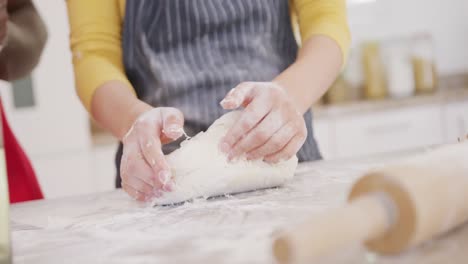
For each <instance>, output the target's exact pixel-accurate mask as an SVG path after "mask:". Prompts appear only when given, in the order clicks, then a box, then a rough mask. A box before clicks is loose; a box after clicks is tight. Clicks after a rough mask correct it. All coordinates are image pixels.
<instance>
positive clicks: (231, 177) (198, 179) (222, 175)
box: [153, 111, 298, 205]
mask: <svg viewBox="0 0 468 264" xmlns="http://www.w3.org/2000/svg"><path fill="white" fill-rule="evenodd" d="M239 116H240V112H239V111H233V112H229V113H227V114H225V115H223V116H222V117H220V118H219V119H218V120H216V121H215V122H214V123H213V124H212V125H211V126H210V127H209V128H208V130H207V131H206V132H200V133H198V134H197V135H196V136H194V137H193V138H191V139H189V140H185V141H184V142H182V143H181V147H180V148H179V149H177V150H175V151H174V152H172V153H171V154H169V155H167V156H166V158H167V161H168V162H169V164H170V166H171V170H172V177H173V180H174V186H173V190H172V191H171V192H165V193H164V194H163V195H162V196H161V197H158V198H155V200H154V201H153V205H165V204H174V203H180V202H183V201H187V200H191V199H193V198H199V197H205V198H208V197H212V196H218V195H224V194H233V193H240V192H246V191H252V190H256V189H263V188H270V187H276V186H280V185H282V184H284V183H285V182H286V181H287V180H289V179H291V178H292V177H293V176H294V171H295V170H296V167H297V163H298V159H297V157H296V156H293V157H292V158H291V159H289V160H287V161H282V162H279V163H276V164H268V163H266V162H264V161H261V160H256V161H248V160H246V159H245V158H240V159H238V160H236V161H231V162H229V161H228V160H227V156H226V155H225V154H224V153H222V152H221V151H220V150H219V147H218V146H219V142H220V140H221V138H222V137H223V136H225V135H226V133H227V131H228V129H229V128H230V127H231V126H232V125H233V124H234V123H235V121H236V120H237V119H238V118H239Z"/></svg>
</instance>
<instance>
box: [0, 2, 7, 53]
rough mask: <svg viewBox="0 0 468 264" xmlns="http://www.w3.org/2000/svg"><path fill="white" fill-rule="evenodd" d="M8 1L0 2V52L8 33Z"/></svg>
mask: <svg viewBox="0 0 468 264" xmlns="http://www.w3.org/2000/svg"><path fill="white" fill-rule="evenodd" d="M7 6H8V0H0V51H1V50H2V49H3V47H4V45H5V43H6V39H7V33H8V30H7V28H8V10H7Z"/></svg>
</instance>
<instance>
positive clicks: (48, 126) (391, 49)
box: [0, 0, 468, 198]
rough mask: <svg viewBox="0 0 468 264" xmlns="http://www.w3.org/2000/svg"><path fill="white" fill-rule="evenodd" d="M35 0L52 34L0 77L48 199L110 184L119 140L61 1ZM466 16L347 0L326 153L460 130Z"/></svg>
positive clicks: (320, 112) (421, 6)
mask: <svg viewBox="0 0 468 264" xmlns="http://www.w3.org/2000/svg"><path fill="white" fill-rule="evenodd" d="M35 3H36V6H37V7H38V9H39V11H40V12H41V14H42V15H43V17H44V19H45V22H46V24H47V27H48V32H49V40H48V43H47V47H46V49H45V51H44V54H43V56H42V60H41V62H40V64H39V66H38V68H37V69H36V70H35V71H34V72H33V74H32V75H31V76H30V77H28V78H25V79H23V80H20V81H16V82H14V83H13V84H9V83H6V82H1V83H0V93H1V95H2V97H3V102H4V104H5V108H6V111H7V115H8V118H9V121H10V123H11V125H12V127H13V129H14V131H15V133H16V135H17V137H18V138H19V140H20V142H21V144H22V145H23V147H24V148H25V150H26V152H27V153H28V154H29V156H30V158H31V160H32V162H33V165H34V167H35V169H36V172H37V174H38V177H39V180H40V183H41V185H42V188H43V191H44V192H45V195H46V197H47V198H54V197H59V196H68V195H76V194H83V193H90V192H97V191H105V190H111V189H113V188H114V177H115V168H114V165H113V164H114V152H115V149H116V141H115V140H114V139H113V138H112V137H110V136H109V134H107V133H105V132H104V131H102V130H101V129H99V127H97V126H96V125H95V124H93V122H92V121H90V119H89V118H88V116H87V114H86V112H85V111H84V108H83V107H82V106H81V104H80V103H79V101H78V99H77V96H76V95H75V91H74V81H73V72H72V65H71V56H70V51H69V42H68V36H69V30H68V19H67V13H66V8H65V1H54V0H42V1H35ZM466 17H468V1H467V0H348V18H349V23H350V27H351V33H352V38H353V45H352V51H351V53H350V57H349V59H348V62H347V66H346V68H345V69H344V70H343V73H342V74H341V76H340V77H339V78H338V79H337V80H336V82H335V84H334V85H333V87H332V88H331V89H330V90H329V92H328V93H327V94H326V95H325V96H324V97H323V98H322V100H321V101H320V102H319V103H318V104H316V105H314V107H313V110H314V117H315V119H314V125H315V133H316V138H317V140H318V142H319V145H320V148H321V151H322V153H323V156H324V158H325V159H345V158H350V157H356V156H366V155H375V154H378V153H386V152H392V151H400V150H411V149H415V148H424V147H429V146H432V145H437V144H440V143H446V142H454V141H456V140H457V138H458V137H459V136H462V135H463V134H466V133H467V132H468V19H466ZM12 85H13V86H15V88H14V89H11V86H12Z"/></svg>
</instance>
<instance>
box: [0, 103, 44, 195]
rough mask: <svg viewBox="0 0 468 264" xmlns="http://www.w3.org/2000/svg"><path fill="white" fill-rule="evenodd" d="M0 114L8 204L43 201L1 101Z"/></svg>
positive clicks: (29, 164) (27, 160)
mask: <svg viewBox="0 0 468 264" xmlns="http://www.w3.org/2000/svg"><path fill="white" fill-rule="evenodd" d="M0 112H1V118H2V132H3V144H4V147H5V156H6V169H7V174H8V189H9V192H10V202H11V203H17V202H24V201H30V200H37V199H43V198H44V196H43V195H42V191H41V187H40V186H39V183H38V181H37V179H36V175H35V174H34V170H33V168H32V166H31V163H30V162H29V159H28V157H27V156H26V154H25V153H24V151H23V150H22V149H21V146H20V145H19V143H18V141H17V140H16V137H15V135H14V134H13V132H12V131H11V129H10V126H9V125H8V122H7V119H6V116H5V111H4V110H3V104H2V102H1V100H0Z"/></svg>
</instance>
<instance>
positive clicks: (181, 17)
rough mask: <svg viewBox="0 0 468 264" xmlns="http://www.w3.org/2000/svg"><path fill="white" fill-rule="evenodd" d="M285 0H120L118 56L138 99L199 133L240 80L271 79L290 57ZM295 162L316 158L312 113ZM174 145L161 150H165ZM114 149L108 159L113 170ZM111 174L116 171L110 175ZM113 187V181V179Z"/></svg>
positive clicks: (292, 56)
mask: <svg viewBox="0 0 468 264" xmlns="http://www.w3.org/2000/svg"><path fill="white" fill-rule="evenodd" d="M297 50H298V47H297V43H296V41H295V38H294V35H293V31H292V27H291V20H290V14H289V6H288V0H160V1H154V0H139V1H133V0H127V3H126V11H125V21H124V30H123V51H124V54H123V57H124V66H125V71H126V74H127V77H128V78H129V80H130V82H131V83H132V85H133V87H134V88H135V90H136V92H137V95H138V97H139V98H140V99H142V100H143V101H145V102H147V103H149V104H151V105H153V106H169V107H175V108H178V109H180V110H181V111H182V112H183V114H184V117H185V127H184V128H185V130H186V132H187V133H188V134H189V135H194V134H196V133H198V132H200V131H204V130H206V129H207V128H208V127H209V125H210V124H211V123H213V121H214V120H216V119H217V118H218V117H220V116H221V115H222V114H223V113H225V112H226V111H225V110H223V109H222V108H221V107H220V105H219V102H220V101H221V100H222V99H223V97H224V96H225V95H226V93H227V92H228V91H229V90H230V89H231V88H233V87H235V86H236V85H237V84H239V83H241V82H244V81H271V80H272V79H273V78H274V77H275V76H277V75H278V74H279V73H281V72H282V71H283V70H284V69H286V68H287V67H288V66H289V65H290V64H292V63H293V62H294V60H295V58H296V54H297ZM304 118H305V121H306V124H307V130H308V137H307V140H306V142H305V144H304V146H303V147H302V148H301V150H300V151H299V153H298V158H299V160H300V161H310V160H316V159H320V158H321V156H320V153H319V151H318V149H317V145H316V142H315V140H314V137H313V130H312V115H311V113H310V112H309V113H307V114H306V115H304ZM178 143H179V142H176V143H174V144H169V145H166V146H165V147H164V149H163V151H164V152H165V153H168V152H170V151H172V150H173V149H175V148H176V147H177V145H178ZM121 154H122V146H120V147H119V151H118V153H117V156H116V163H117V166H119V165H120V156H121ZM117 171H118V170H117ZM117 184H120V179H117Z"/></svg>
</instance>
